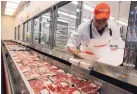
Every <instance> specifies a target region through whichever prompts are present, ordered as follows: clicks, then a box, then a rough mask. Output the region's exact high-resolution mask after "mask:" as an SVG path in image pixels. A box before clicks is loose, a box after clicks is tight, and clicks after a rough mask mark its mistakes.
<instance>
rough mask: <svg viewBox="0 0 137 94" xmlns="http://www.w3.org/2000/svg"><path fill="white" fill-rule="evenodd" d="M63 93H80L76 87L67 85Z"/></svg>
mask: <svg viewBox="0 0 137 94" xmlns="http://www.w3.org/2000/svg"><path fill="white" fill-rule="evenodd" d="M65 94H81V93H80V92H79V91H78V90H77V89H76V88H74V87H69V88H68V89H67V90H66V92H65Z"/></svg>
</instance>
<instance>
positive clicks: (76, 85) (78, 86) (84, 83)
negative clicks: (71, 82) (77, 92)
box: [75, 81, 91, 89]
mask: <svg viewBox="0 0 137 94" xmlns="http://www.w3.org/2000/svg"><path fill="white" fill-rule="evenodd" d="M89 84H91V82H88V81H81V82H79V83H76V84H75V87H76V88H78V89H80V88H83V87H85V86H87V85H89Z"/></svg>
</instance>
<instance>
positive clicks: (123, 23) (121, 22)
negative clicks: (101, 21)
mask: <svg viewBox="0 0 137 94" xmlns="http://www.w3.org/2000/svg"><path fill="white" fill-rule="evenodd" d="M116 22H117V23H120V24H122V25H125V26H127V25H128V24H127V23H126V22H123V21H121V20H116Z"/></svg>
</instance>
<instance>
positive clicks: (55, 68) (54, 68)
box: [50, 66, 65, 74]
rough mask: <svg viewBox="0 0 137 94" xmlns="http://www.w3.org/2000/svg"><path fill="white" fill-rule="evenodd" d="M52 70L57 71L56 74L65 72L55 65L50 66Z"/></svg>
mask: <svg viewBox="0 0 137 94" xmlns="http://www.w3.org/2000/svg"><path fill="white" fill-rule="evenodd" d="M50 71H51V72H56V74H60V73H65V72H64V70H62V69H59V68H57V67H55V66H52V67H50Z"/></svg>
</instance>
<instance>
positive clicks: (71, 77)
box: [66, 73, 84, 85]
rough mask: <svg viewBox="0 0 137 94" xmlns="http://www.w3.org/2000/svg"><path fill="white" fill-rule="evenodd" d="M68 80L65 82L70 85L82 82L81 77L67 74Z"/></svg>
mask: <svg viewBox="0 0 137 94" xmlns="http://www.w3.org/2000/svg"><path fill="white" fill-rule="evenodd" d="M66 75H67V76H68V77H69V78H68V80H67V82H68V83H69V84H70V85H72V84H75V83H79V82H80V81H82V80H83V81H84V79H82V78H81V77H76V76H74V75H71V74H69V73H67V74H66Z"/></svg>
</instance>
